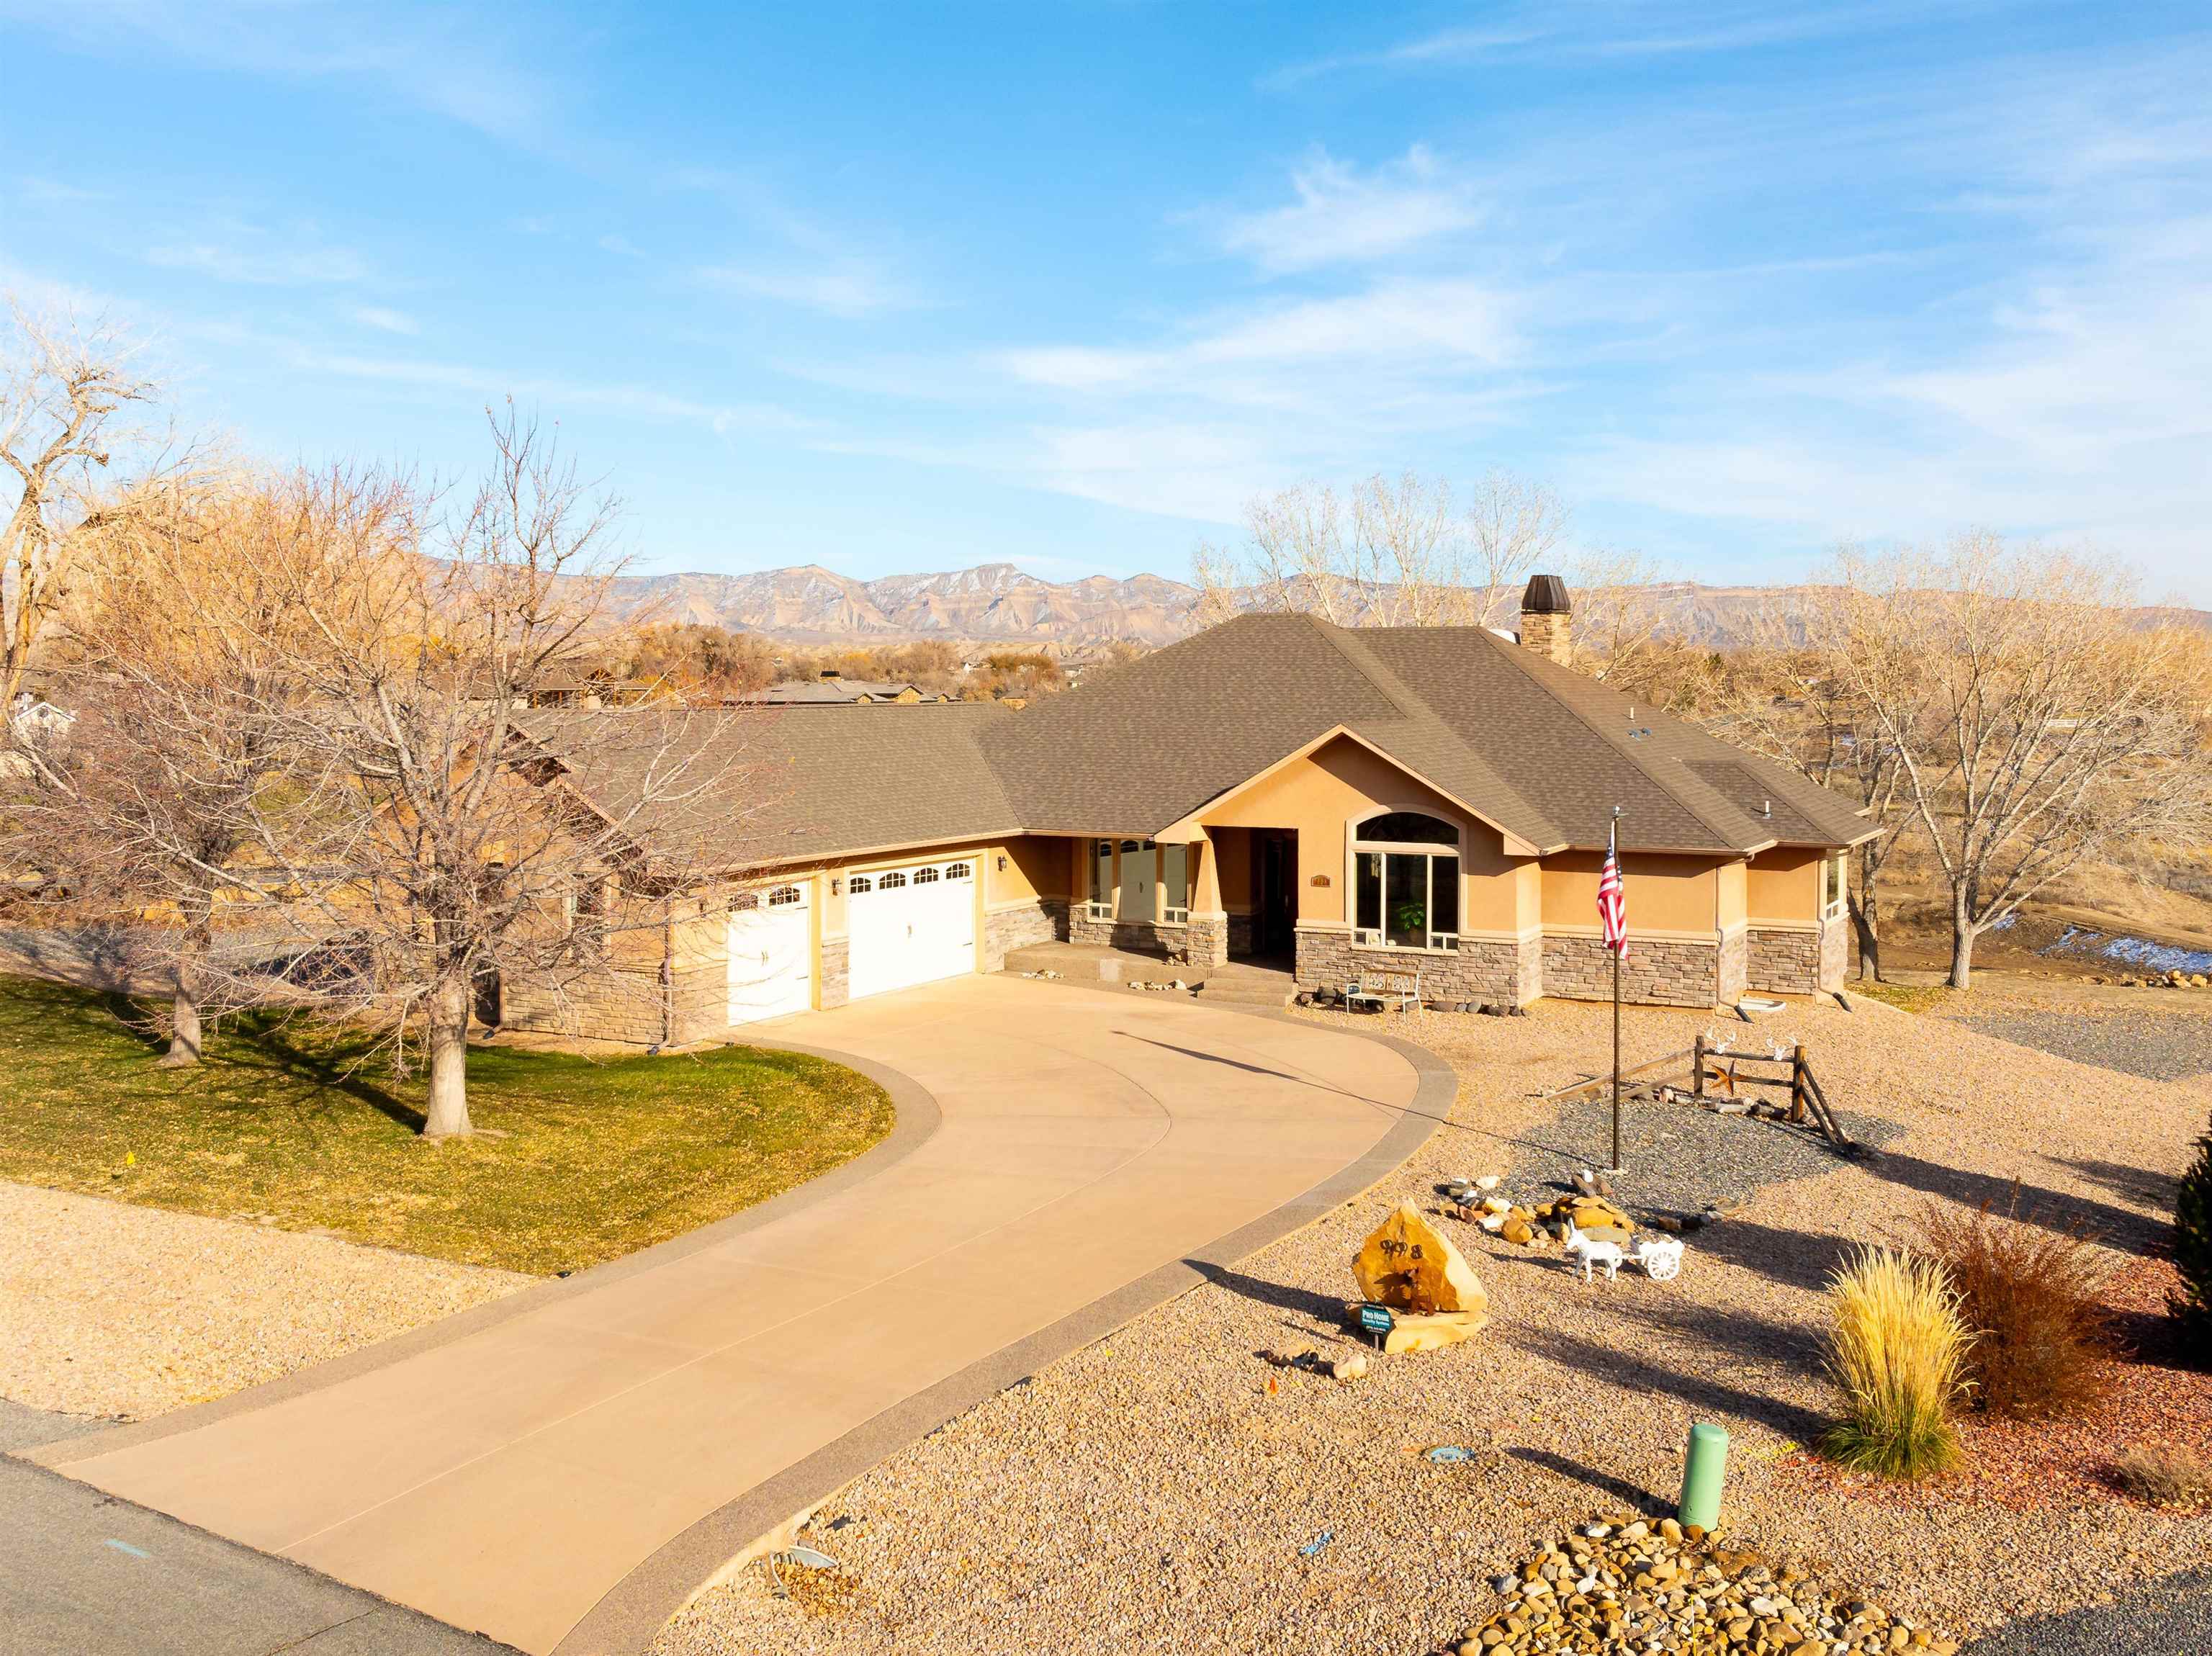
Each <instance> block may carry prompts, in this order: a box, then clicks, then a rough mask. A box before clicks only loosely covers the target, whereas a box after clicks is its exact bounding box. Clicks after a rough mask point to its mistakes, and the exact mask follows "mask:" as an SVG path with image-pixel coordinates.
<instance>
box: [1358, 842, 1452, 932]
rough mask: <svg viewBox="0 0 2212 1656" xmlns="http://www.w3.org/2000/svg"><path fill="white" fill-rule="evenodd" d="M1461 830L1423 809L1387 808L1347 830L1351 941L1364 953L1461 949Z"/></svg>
mask: <svg viewBox="0 0 2212 1656" xmlns="http://www.w3.org/2000/svg"><path fill="white" fill-rule="evenodd" d="M1459 899H1460V868H1459V830H1458V828H1455V827H1454V826H1453V825H1452V824H1451V823H1449V822H1446V821H1444V819H1443V817H1441V816H1430V815H1429V814H1428V813H1427V812H1426V811H1419V810H1387V811H1384V812H1383V813H1382V814H1381V815H1380V816H1370V817H1369V818H1368V819H1367V820H1366V821H1365V822H1355V823H1353V824H1352V917H1351V918H1352V943H1353V945H1354V946H1355V947H1364V948H1368V949H1457V948H1458V947H1459V909H1460V901H1459Z"/></svg>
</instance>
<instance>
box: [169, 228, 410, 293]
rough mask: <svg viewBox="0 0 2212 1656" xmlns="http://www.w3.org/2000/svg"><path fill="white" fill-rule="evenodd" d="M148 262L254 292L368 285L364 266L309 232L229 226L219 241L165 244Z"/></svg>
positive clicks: (209, 238)
mask: <svg viewBox="0 0 2212 1656" xmlns="http://www.w3.org/2000/svg"><path fill="white" fill-rule="evenodd" d="M146 262H147V263H148V264H155V265H159V266H161V268H162V269H163V270H190V271H193V272H195V273H197V274H198V275H200V276H210V277H212V278H213V279H214V280H216V281H217V282H237V283H240V284H243V285H246V286H249V287H257V288H307V287H315V286H319V285H324V284H331V283H344V282H361V281H363V280H365V279H367V277H368V274H369V270H368V262H367V261H366V260H364V259H363V258H362V256H361V255H360V254H358V253H356V252H353V251H352V250H351V249H350V248H346V247H332V246H325V245H322V244H320V243H319V242H318V241H317V240H315V238H314V234H313V230H312V229H311V228H301V229H296V230H264V229H260V228H258V227H253V226H250V225H244V224H232V225H228V226H226V227H222V233H221V234H220V235H218V236H203V237H199V238H196V239H191V240H181V241H173V242H165V243H163V244H161V245H160V246H155V247H149V248H148V249H147V250H146Z"/></svg>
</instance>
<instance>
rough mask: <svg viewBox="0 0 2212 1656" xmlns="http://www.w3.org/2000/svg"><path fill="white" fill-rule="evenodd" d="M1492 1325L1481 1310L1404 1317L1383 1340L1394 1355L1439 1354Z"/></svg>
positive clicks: (1385, 1349)
mask: <svg viewBox="0 0 2212 1656" xmlns="http://www.w3.org/2000/svg"><path fill="white" fill-rule="evenodd" d="M1489 1325H1490V1318H1489V1316H1488V1314H1487V1313H1484V1312H1480V1311H1440V1312H1437V1313H1432V1314H1431V1315H1428V1316H1421V1315H1418V1314H1407V1315H1404V1316H1401V1317H1400V1318H1399V1319H1398V1320H1397V1321H1396V1322H1395V1323H1394V1324H1393V1325H1391V1328H1390V1331H1389V1333H1387V1334H1385V1335H1384V1336H1383V1351H1384V1352H1385V1353H1386V1354H1387V1355H1389V1356H1396V1355H1397V1354H1398V1353H1400V1352H1401V1351H1437V1350H1443V1348H1444V1347H1445V1346H1447V1345H1457V1344H1459V1343H1460V1342H1461V1341H1462V1340H1466V1339H1472V1338H1474V1336H1475V1335H1477V1334H1480V1332H1482V1331H1483V1330H1484V1329H1486V1328H1487V1327H1488V1326H1489Z"/></svg>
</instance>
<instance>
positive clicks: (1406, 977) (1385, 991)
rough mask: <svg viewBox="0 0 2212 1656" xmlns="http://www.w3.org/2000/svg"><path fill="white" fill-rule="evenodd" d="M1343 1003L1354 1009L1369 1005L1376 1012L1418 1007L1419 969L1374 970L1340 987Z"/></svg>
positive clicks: (1413, 1009) (1419, 1005) (1408, 1010)
mask: <svg viewBox="0 0 2212 1656" xmlns="http://www.w3.org/2000/svg"><path fill="white" fill-rule="evenodd" d="M1344 1004H1346V1006H1349V1007H1351V1008H1352V1009H1353V1010H1358V1009H1359V1008H1360V1007H1363V1006H1371V1007H1373V1008H1374V1009H1375V1010H1376V1011H1378V1012H1383V1011H1388V1010H1390V1009H1391V1008H1393V1007H1395V1008H1396V1009H1397V1010H1399V1011H1401V1012H1418V1011H1419V1010H1421V974H1419V972H1376V973H1372V974H1370V975H1368V976H1366V977H1364V978H1362V979H1360V980H1359V981H1358V982H1357V983H1347V984H1346V985H1345V986H1344Z"/></svg>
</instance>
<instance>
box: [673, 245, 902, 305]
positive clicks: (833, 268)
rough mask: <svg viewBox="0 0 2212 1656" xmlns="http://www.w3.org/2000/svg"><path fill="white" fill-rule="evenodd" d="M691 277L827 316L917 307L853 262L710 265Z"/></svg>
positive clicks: (888, 280) (899, 289) (717, 288)
mask: <svg viewBox="0 0 2212 1656" xmlns="http://www.w3.org/2000/svg"><path fill="white" fill-rule="evenodd" d="M693 276H694V279H695V280H696V281H697V282H699V284H700V285H701V286H702V287H705V288H712V289H714V290H715V291H717V292H720V293H728V294H748V295H750V297H752V298H755V299H770V300H776V301H777V302H778V303H780V304H785V305H796V306H801V307H802V308H804V309H806V310H810V311H820V312H824V313H825V314H827V315H830V316H838V317H847V318H859V317H866V316H874V315H876V314H878V313H879V312H884V311H902V310H908V309H911V308H913V307H914V306H915V305H917V304H919V303H920V302H921V301H920V300H919V299H918V298H917V297H916V296H915V294H912V293H910V292H908V290H907V289H906V288H904V287H903V286H902V285H901V284H900V283H898V282H895V281H893V280H892V279H891V278H890V277H889V276H885V275H884V273H882V272H881V271H879V270H873V269H872V268H870V267H869V266H868V265H867V264H865V263H864V262H862V261H860V260H855V259H845V260H839V261H835V262H831V263H828V264H815V265H807V264H785V265H773V264H763V265H747V264H710V265H705V266H702V268H700V269H699V270H696V271H695V272H693Z"/></svg>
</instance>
